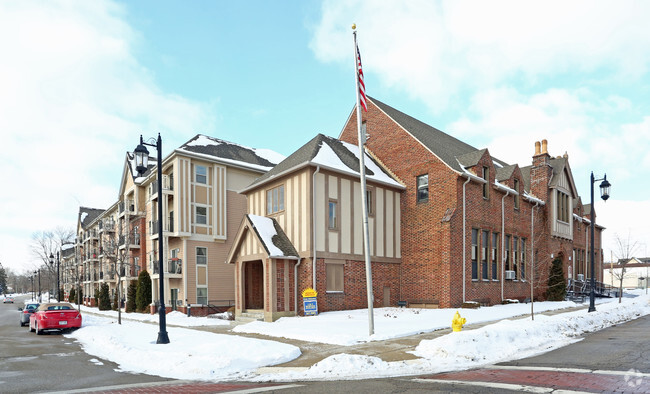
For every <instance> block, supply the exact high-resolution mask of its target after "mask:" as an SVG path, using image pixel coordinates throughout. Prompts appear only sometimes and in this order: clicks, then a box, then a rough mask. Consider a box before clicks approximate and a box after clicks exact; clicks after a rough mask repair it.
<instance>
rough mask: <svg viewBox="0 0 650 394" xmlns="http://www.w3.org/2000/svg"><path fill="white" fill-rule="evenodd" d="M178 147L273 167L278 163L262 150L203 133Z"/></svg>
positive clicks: (221, 157) (188, 150)
mask: <svg viewBox="0 0 650 394" xmlns="http://www.w3.org/2000/svg"><path fill="white" fill-rule="evenodd" d="M178 149H179V150H184V151H187V152H192V153H198V154H202V155H208V156H214V157H216V158H220V159H226V160H231V161H237V162H242V163H248V164H253V165H255V166H260V167H267V168H271V167H273V166H274V165H276V164H277V163H274V162H272V161H271V160H273V159H271V160H270V159H269V157H268V155H263V154H262V151H261V150H258V149H254V148H249V147H246V146H243V145H238V144H234V143H232V142H228V141H224V140H221V139H219V138H214V137H210V136H207V135H203V134H197V135H196V136H194V138H192V139H191V140H189V141H187V142H186V143H184V144H183V145H181V147H180V148H178ZM274 153H275V152H274ZM276 155H277V154H276Z"/></svg>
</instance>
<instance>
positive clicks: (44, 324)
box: [29, 302, 81, 335]
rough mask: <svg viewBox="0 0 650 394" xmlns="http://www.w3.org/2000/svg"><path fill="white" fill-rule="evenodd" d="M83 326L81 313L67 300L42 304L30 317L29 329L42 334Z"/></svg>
mask: <svg viewBox="0 0 650 394" xmlns="http://www.w3.org/2000/svg"><path fill="white" fill-rule="evenodd" d="M80 327H81V313H80V312H79V311H77V310H76V309H74V307H73V306H72V304H69V303H67V302H49V303H45V304H41V305H40V306H39V307H38V309H37V310H36V312H34V313H32V315H31V316H30V317H29V330H30V331H31V332H34V331H36V334H38V335H41V334H43V332H44V331H51V330H57V331H64V330H68V331H69V330H73V329H76V328H80Z"/></svg>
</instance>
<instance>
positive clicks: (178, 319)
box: [73, 304, 230, 327]
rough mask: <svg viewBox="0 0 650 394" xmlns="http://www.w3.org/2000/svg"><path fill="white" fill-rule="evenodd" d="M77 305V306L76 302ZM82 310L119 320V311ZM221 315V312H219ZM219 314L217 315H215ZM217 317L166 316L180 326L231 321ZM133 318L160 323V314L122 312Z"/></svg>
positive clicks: (171, 313) (224, 323) (85, 308)
mask: <svg viewBox="0 0 650 394" xmlns="http://www.w3.org/2000/svg"><path fill="white" fill-rule="evenodd" d="M73 305H75V307H76V306H77V305H76V304H73ZM81 312H82V313H83V312H90V313H94V314H99V315H102V316H106V317H111V318H113V319H115V320H117V311H100V310H98V309H97V308H91V307H87V306H83V305H82V306H81ZM219 315H221V314H219ZM213 316H215V317H216V316H217V315H213ZM215 317H205V316H204V317H198V316H192V317H188V316H187V315H186V314H184V313H181V312H179V311H173V312H169V313H168V314H167V315H166V316H165V321H166V322H167V325H169V326H180V327H202V326H228V325H230V321H228V320H223V319H220V318H215ZM125 320H133V321H140V322H149V323H156V324H158V314H157V313H156V314H153V315H152V314H149V313H124V312H122V321H125Z"/></svg>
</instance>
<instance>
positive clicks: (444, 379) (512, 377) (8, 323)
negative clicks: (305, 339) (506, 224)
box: [0, 299, 650, 394]
mask: <svg viewBox="0 0 650 394" xmlns="http://www.w3.org/2000/svg"><path fill="white" fill-rule="evenodd" d="M22 304H23V301H22V299H21V300H17V303H16V304H0V392H2V393H25V392H29V393H33V392H91V391H96V390H100V391H103V392H122V393H125V392H142V390H145V391H147V390H156V391H157V392H174V393H184V392H191V393H197V392H206V393H207V392H236V391H239V390H250V391H248V392H256V391H267V390H271V391H273V392H298V393H332V392H354V393H372V394H376V393H425V392H426V393H443V392H444V393H447V392H459V393H503V392H519V391H530V390H531V389H533V390H534V391H538V392H553V391H555V390H562V389H564V390H578V391H589V392H613V391H617V392H618V391H621V390H623V391H626V392H627V391H631V392H639V391H641V392H650V316H644V317H641V318H639V319H637V320H633V321H631V322H628V323H625V324H620V325H617V326H614V327H610V328H608V329H605V330H602V331H599V332H595V333H591V334H589V335H586V336H585V338H584V339H583V340H581V341H580V342H577V343H575V344H572V345H569V346H566V347H564V348H560V349H557V350H554V351H551V352H548V353H545V354H542V355H539V356H535V357H530V358H526V359H521V360H516V361H512V362H507V363H501V364H499V365H498V366H491V367H486V368H482V369H476V370H470V371H461V372H457V373H448V374H437V375H430V376H419V377H397V378H390V379H369V380H357V381H328V382H287V383H267V384H257V383H247V382H238V383H208V382H188V381H178V380H172V379H165V378H161V377H158V376H150V375H144V374H131V373H124V372H118V371H116V370H115V369H116V368H117V366H116V365H115V364H114V363H111V362H108V361H106V360H98V359H96V358H94V357H92V356H90V355H88V354H86V353H85V352H84V351H83V350H82V349H81V348H80V346H79V345H78V344H77V343H76V342H75V341H74V340H72V339H70V338H66V337H65V336H64V335H61V334H49V335H42V336H37V335H36V334H35V333H31V332H29V329H28V328H27V327H20V324H19V312H18V311H17V308H18V306H20V305H22ZM161 362H169V363H172V362H173V360H168V361H162V360H161ZM577 369H581V371H579V370H577ZM567 382H568V383H567ZM544 390H546V391H544Z"/></svg>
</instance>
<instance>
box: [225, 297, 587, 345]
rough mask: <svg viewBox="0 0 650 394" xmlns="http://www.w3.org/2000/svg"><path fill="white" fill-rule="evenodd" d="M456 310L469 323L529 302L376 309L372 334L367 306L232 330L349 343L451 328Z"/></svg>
mask: <svg viewBox="0 0 650 394" xmlns="http://www.w3.org/2000/svg"><path fill="white" fill-rule="evenodd" d="M577 305H578V304H576V303H575V302H572V301H563V302H549V301H547V302H536V303H535V304H534V311H535V313H538V312H544V311H549V310H556V309H564V308H571V307H575V306H577ZM457 310H459V311H460V314H461V316H462V317H464V318H466V319H467V324H472V323H483V322H487V321H495V320H500V319H506V318H509V317H513V316H518V315H525V314H527V313H528V314H530V304H507V305H495V306H491V307H489V308H487V307H484V308H478V309H412V308H375V309H374V314H373V316H374V328H375V329H374V332H375V333H374V335H372V336H369V335H368V331H369V330H368V309H358V310H352V311H337V312H325V313H321V314H319V315H318V316H307V317H283V318H281V319H278V320H277V321H275V322H273V323H266V322H260V321H257V322H251V323H248V324H245V325H240V326H237V327H235V328H234V329H233V331H234V332H241V333H256V334H264V335H269V336H273V337H280V338H293V339H302V340H305V341H311V342H321V343H330V344H333V345H343V346H350V345H355V344H358V343H361V342H369V341H383V340H386V339H392V338H399V337H404V336H408V335H414V334H419V333H423V332H431V331H435V330H440V329H443V328H450V327H451V319H452V318H453V317H454V313H456V311H457ZM323 327H327V329H323Z"/></svg>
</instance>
